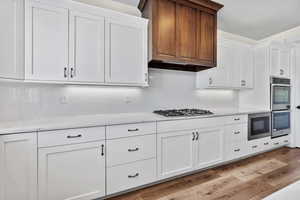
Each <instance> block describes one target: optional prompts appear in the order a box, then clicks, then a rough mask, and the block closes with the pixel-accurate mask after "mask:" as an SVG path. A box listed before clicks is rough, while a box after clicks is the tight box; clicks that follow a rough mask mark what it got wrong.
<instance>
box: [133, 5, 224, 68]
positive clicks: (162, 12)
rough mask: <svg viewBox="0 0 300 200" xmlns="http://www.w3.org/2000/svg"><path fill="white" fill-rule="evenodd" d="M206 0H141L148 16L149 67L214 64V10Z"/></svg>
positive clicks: (184, 66) (215, 24)
mask: <svg viewBox="0 0 300 200" xmlns="http://www.w3.org/2000/svg"><path fill="white" fill-rule="evenodd" d="M222 7H223V5H221V4H218V3H215V2H213V1H209V0H151V1H150V0H148V1H147V0H142V1H141V2H140V5H139V8H140V9H141V11H142V13H143V17H145V18H148V19H149V20H150V26H149V43H148V46H149V56H148V57H149V67H152V68H162V69H173V70H183V71H201V70H204V69H208V68H212V67H215V66H216V65H217V12H218V10H219V9H221V8H222Z"/></svg>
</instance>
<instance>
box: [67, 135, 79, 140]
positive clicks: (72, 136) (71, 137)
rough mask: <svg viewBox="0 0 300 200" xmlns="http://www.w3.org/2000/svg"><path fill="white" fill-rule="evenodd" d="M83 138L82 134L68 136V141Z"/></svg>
mask: <svg viewBox="0 0 300 200" xmlns="http://www.w3.org/2000/svg"><path fill="white" fill-rule="evenodd" d="M81 137H82V135H81V134H79V135H68V136H67V138H68V139H73V138H81Z"/></svg>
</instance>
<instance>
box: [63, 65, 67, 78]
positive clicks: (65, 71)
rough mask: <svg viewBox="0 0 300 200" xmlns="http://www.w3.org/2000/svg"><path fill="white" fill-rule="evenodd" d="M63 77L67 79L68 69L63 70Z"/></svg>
mask: <svg viewBox="0 0 300 200" xmlns="http://www.w3.org/2000/svg"><path fill="white" fill-rule="evenodd" d="M64 77H65V78H67V77H68V68H66V67H65V68H64Z"/></svg>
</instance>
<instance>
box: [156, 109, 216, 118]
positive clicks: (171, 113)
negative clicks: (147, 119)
mask: <svg viewBox="0 0 300 200" xmlns="http://www.w3.org/2000/svg"><path fill="white" fill-rule="evenodd" d="M154 113H155V114H159V115H163V116H165V117H180V116H182V117H189V116H190V117H191V116H201V115H212V114H213V113H212V112H211V111H209V110H201V109H178V110H177V109H172V110H156V111H154Z"/></svg>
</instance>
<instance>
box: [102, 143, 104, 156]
mask: <svg viewBox="0 0 300 200" xmlns="http://www.w3.org/2000/svg"><path fill="white" fill-rule="evenodd" d="M101 156H104V144H102V145H101Z"/></svg>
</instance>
